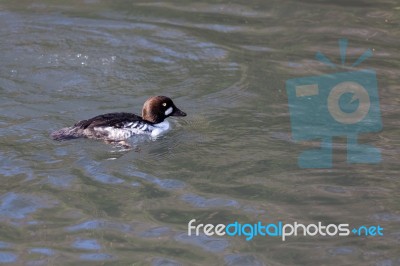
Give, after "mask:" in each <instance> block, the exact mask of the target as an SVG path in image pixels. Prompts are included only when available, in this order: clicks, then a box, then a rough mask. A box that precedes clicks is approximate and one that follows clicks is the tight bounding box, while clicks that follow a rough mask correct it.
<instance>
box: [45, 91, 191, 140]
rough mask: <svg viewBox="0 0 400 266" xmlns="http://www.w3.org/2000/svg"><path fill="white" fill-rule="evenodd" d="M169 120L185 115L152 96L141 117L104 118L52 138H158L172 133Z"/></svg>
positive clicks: (168, 101)
mask: <svg viewBox="0 0 400 266" xmlns="http://www.w3.org/2000/svg"><path fill="white" fill-rule="evenodd" d="M170 116H177V117H183V116H186V113H185V112H183V111H181V110H180V109H179V108H178V107H176V106H175V104H174V102H173V101H172V100H171V99H170V98H168V97H166V96H153V97H150V98H149V99H147V100H146V102H145V103H144V104H143V108H142V115H141V116H139V115H136V114H133V113H125V112H119V113H107V114H102V115H98V116H95V117H93V118H90V119H87V120H81V121H79V122H77V123H76V124H74V125H73V126H71V127H65V128H61V129H59V130H57V131H54V132H52V133H51V134H50V136H51V138H52V139H54V140H57V141H63V140H70V139H76V138H90V139H101V140H105V141H106V142H121V141H125V140H127V139H129V138H131V137H133V136H135V135H148V136H150V137H151V138H157V137H159V136H160V135H162V134H164V133H165V132H167V131H168V130H169V129H170V124H169V122H168V121H167V120H166V118H168V117H170Z"/></svg>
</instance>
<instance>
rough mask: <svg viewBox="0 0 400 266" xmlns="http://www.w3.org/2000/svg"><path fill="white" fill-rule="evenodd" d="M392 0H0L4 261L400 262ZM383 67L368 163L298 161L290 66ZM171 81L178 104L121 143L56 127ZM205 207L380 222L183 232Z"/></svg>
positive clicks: (295, 73) (207, 216) (305, 72)
mask: <svg viewBox="0 0 400 266" xmlns="http://www.w3.org/2000/svg"><path fill="white" fill-rule="evenodd" d="M399 12H400V3H399V2H398V1H394V0H385V1H372V0H371V1H370V0H350V1H323V0H306V1H281V0H279V1H278V0H276V1H249V2H247V1H219V2H217V3H216V2H212V1H209V2H202V3H200V2H197V1H159V2H145V1H143V2H135V1H121V0H115V1H96V0H86V1H78V0H76V1H50V0H47V1H0V95H1V98H0V110H1V111H0V135H1V138H0V147H1V148H0V165H1V168H0V169H1V170H0V176H1V185H0V263H10V264H14V265H86V264H87V265H217V264H227V265H381V266H383V265H385V266H386V265H387V266H389V265H400V252H399V251H400V249H399V242H400V225H399V224H400V209H399V207H400V197H399V189H400V186H399V174H400V167H399V165H398V161H399V151H400V146H399V145H400V138H399V135H400V134H399V133H400V130H399V125H400V123H399V118H398V117H399V109H400V108H399V104H400V97H399V90H400V85H399V81H400V78H399V77H400V71H399V68H400V61H399V59H400V53H399V52H400V51H399V47H400V41H399V40H400V30H399V25H400V21H399V19H400V15H399ZM340 38H347V39H348V40H349V48H348V51H347V55H348V56H347V60H348V63H350V62H351V63H352V62H354V61H355V60H356V59H357V58H358V56H360V55H361V54H362V53H363V52H364V51H365V50H366V49H368V48H371V49H372V50H373V52H374V56H373V57H372V58H370V59H368V60H366V61H365V62H363V63H362V64H361V65H360V68H363V67H365V68H372V69H375V70H376V72H377V77H378V87H379V95H380V104H381V113H382V121H383V130H382V131H381V132H379V133H371V134H363V135H362V136H360V141H361V142H368V143H369V144H372V145H374V146H376V147H378V148H380V149H381V151H382V159H383V160H382V162H381V163H380V164H377V165H363V164H357V165H349V164H347V163H346V159H345V155H346V153H345V149H344V148H343V147H344V146H343V145H344V143H345V142H344V141H345V140H344V139H341V138H339V139H336V140H335V142H336V143H337V145H335V149H334V157H335V164H334V167H333V168H331V169H321V170H317V169H300V168H299V167H298V165H297V157H298V155H299V154H300V153H301V152H302V151H304V150H305V149H307V148H310V147H312V146H313V145H316V144H317V143H318V142H317V141H318V140H316V142H313V143H308V142H307V143H294V142H293V141H292V140H291V137H290V117H289V109H288V99H287V95H286V91H285V81H286V80H287V79H291V78H296V77H303V76H311V75H319V74H325V73H332V72H333V70H332V69H331V68H329V67H327V66H325V65H323V64H322V63H319V62H318V61H316V60H315V59H314V58H315V53H316V52H317V51H321V52H323V53H324V54H325V55H327V56H328V57H329V58H330V59H331V60H332V61H333V62H334V63H337V64H340V56H339V48H338V42H337V41H338V39H340ZM151 95H168V96H170V97H171V98H173V99H174V101H175V103H176V104H177V106H179V107H180V108H181V109H182V110H183V111H185V112H187V113H188V116H187V117H185V118H183V119H170V121H171V123H172V125H173V130H172V131H171V132H169V133H168V134H167V135H165V136H164V137H162V138H160V139H158V140H157V141H139V142H138V143H137V146H136V148H135V149H133V150H128V151H126V150H121V149H119V148H116V147H113V146H110V145H106V144H104V143H103V142H101V141H93V140H86V139H83V140H74V141H68V142H55V141H53V140H51V139H50V138H49V134H50V133H51V132H52V131H53V130H56V129H58V128H61V127H65V126H68V125H71V124H73V123H75V122H76V121H78V120H80V119H86V118H90V117H92V116H95V115H98V114H101V113H106V112H115V111H129V112H135V113H140V110H141V106H142V104H143V102H144V101H145V100H146V99H147V97H149V96H151ZM191 219H197V222H198V223H199V222H204V223H213V224H217V223H230V222H233V221H236V220H238V221H240V222H242V223H246V222H257V221H265V222H277V221H279V220H281V221H283V222H286V223H290V222H294V221H297V222H300V223H305V224H308V223H316V222H318V221H322V222H323V223H336V224H338V223H349V224H351V225H363V224H366V225H377V224H380V225H381V226H382V227H384V236H382V237H355V236H348V237H302V236H299V237H291V238H289V239H288V240H287V241H285V242H282V241H281V239H280V238H272V237H267V238H266V237H256V238H255V239H253V240H252V241H245V239H244V237H205V236H202V237H197V238H193V237H188V236H187V233H186V230H187V223H188V222H189V220H191Z"/></svg>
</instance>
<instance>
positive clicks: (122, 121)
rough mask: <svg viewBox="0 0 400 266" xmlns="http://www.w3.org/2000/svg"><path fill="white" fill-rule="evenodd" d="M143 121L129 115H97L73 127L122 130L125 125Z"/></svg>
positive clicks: (133, 115)
mask: <svg viewBox="0 0 400 266" xmlns="http://www.w3.org/2000/svg"><path fill="white" fill-rule="evenodd" d="M140 121H143V119H142V117H140V116H138V115H135V114H131V113H109V114H104V115H98V116H95V117H93V118H91V119H88V120H82V121H79V122H78V123H76V124H75V125H74V127H78V128H80V129H87V128H88V129H91V128H95V127H114V128H123V127H124V126H125V125H126V124H127V123H132V122H140Z"/></svg>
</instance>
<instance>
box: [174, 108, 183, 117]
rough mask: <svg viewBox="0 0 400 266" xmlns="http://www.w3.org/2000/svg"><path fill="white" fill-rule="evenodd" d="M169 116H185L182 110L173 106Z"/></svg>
mask: <svg viewBox="0 0 400 266" xmlns="http://www.w3.org/2000/svg"><path fill="white" fill-rule="evenodd" d="M171 116H186V113H185V112H182V111H181V110H179V109H178V108H176V107H175V110H174V112H173V113H172V114H171Z"/></svg>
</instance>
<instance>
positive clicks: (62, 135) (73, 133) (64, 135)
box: [50, 127, 85, 141]
mask: <svg viewBox="0 0 400 266" xmlns="http://www.w3.org/2000/svg"><path fill="white" fill-rule="evenodd" d="M50 136H51V138H52V139H54V140H58V141H61V140H69V139H76V138H81V137H84V136H85V135H84V134H83V129H82V128H79V127H64V128H62V129H59V130H57V131H54V132H53V133H51V134H50Z"/></svg>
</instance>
